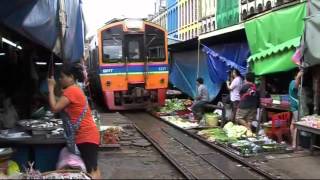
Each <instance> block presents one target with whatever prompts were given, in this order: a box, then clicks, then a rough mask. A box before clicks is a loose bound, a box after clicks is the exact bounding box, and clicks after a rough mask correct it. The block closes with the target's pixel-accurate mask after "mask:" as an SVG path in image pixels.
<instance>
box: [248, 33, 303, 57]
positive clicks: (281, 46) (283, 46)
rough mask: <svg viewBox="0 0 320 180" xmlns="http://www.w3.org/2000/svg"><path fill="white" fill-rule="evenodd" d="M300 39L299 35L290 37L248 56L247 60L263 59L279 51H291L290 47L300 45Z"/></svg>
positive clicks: (293, 47)
mask: <svg viewBox="0 0 320 180" xmlns="http://www.w3.org/2000/svg"><path fill="white" fill-rule="evenodd" d="M300 40H301V37H297V38H294V39H291V40H289V41H286V42H284V43H282V44H279V45H277V46H274V47H272V48H270V49H267V50H265V51H262V52H261V53H257V54H254V55H252V56H250V57H249V59H248V62H255V61H258V60H263V59H265V58H267V57H268V56H272V55H274V54H277V53H280V52H284V51H286V52H287V51H292V49H295V48H297V47H299V46H300Z"/></svg>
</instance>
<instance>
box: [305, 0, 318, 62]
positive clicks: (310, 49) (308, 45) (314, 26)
mask: <svg viewBox="0 0 320 180" xmlns="http://www.w3.org/2000/svg"><path fill="white" fill-rule="evenodd" d="M307 9H308V16H307V18H306V21H305V36H304V38H303V42H302V48H303V51H302V52H303V56H304V61H303V66H304V67H310V66H314V65H318V64H320V51H319V47H320V1H319V0H309V1H308V2H307Z"/></svg>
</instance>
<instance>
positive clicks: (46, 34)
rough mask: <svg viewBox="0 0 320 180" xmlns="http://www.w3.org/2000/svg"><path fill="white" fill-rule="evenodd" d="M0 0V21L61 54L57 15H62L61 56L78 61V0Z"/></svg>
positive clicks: (80, 27) (80, 17)
mask: <svg viewBox="0 0 320 180" xmlns="http://www.w3.org/2000/svg"><path fill="white" fill-rule="evenodd" d="M61 2H62V0H24V1H12V0H2V1H1V2H0V24H2V25H5V26H6V27H8V28H10V29H12V30H14V31H16V32H17V33H19V34H21V35H23V36H24V37H26V38H28V39H30V40H31V41H33V42H35V43H37V44H39V45H41V46H43V47H45V48H47V49H49V50H51V51H52V52H54V53H55V54H56V55H58V56H60V57H62V56H61V54H62V52H61V51H62V48H60V43H59V40H60V39H61V38H60V37H61V36H60V34H61V33H60V30H61V26H60V24H59V22H60V20H61V17H62V16H64V17H65V18H66V19H65V20H66V21H65V24H64V26H65V35H64V38H62V39H63V47H64V48H63V51H64V56H63V57H64V59H65V60H66V61H71V62H74V61H79V60H80V59H81V58H82V57H83V53H84V38H85V33H84V32H85V28H84V27H85V23H84V18H83V13H82V7H81V6H82V3H81V0H64V1H63V2H64V3H63V6H64V7H63V9H61V8H60V7H61V6H60V3H61Z"/></svg>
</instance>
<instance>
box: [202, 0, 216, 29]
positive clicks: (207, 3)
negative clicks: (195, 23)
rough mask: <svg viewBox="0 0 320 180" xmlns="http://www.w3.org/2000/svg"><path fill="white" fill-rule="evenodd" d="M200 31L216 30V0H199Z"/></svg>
mask: <svg viewBox="0 0 320 180" xmlns="http://www.w3.org/2000/svg"><path fill="white" fill-rule="evenodd" d="M199 3H200V5H199V6H200V8H199V10H200V17H199V32H200V34H204V33H207V32H211V31H214V30H216V16H215V14H216V0H199Z"/></svg>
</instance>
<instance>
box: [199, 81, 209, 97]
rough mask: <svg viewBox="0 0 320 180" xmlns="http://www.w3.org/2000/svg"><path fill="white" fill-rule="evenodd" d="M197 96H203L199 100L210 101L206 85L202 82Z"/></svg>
mask: <svg viewBox="0 0 320 180" xmlns="http://www.w3.org/2000/svg"><path fill="white" fill-rule="evenodd" d="M197 96H198V97H201V99H200V100H199V101H209V93H208V89H207V87H206V86H205V85H203V84H200V86H199V87H198V92H197Z"/></svg>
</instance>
